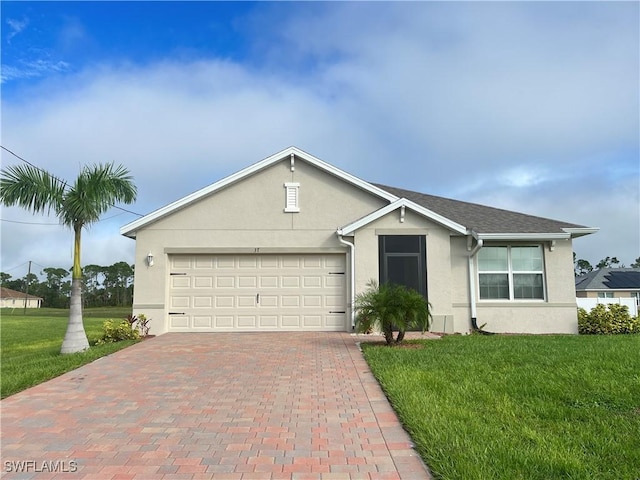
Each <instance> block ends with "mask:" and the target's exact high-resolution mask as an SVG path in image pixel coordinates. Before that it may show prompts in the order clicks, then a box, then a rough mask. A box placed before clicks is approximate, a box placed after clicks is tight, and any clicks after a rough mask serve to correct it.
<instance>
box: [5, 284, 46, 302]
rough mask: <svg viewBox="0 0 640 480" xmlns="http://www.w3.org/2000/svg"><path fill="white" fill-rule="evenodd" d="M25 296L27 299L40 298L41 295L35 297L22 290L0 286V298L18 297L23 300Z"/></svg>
mask: <svg viewBox="0 0 640 480" xmlns="http://www.w3.org/2000/svg"><path fill="white" fill-rule="evenodd" d="M25 297H27V299H29V300H42V297H36V296H35V295H29V294H25V293H22V292H17V291H15V290H11V289H10V288H6V287H0V298H16V299H17V298H19V299H21V300H24V298H25Z"/></svg>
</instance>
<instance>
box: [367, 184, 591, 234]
mask: <svg viewBox="0 0 640 480" xmlns="http://www.w3.org/2000/svg"><path fill="white" fill-rule="evenodd" d="M373 185H375V186H376V187H378V188H381V189H383V190H386V191H387V192H389V193H392V194H393V195H395V196H397V197H404V198H406V199H407V200H411V201H412V202H414V203H417V204H418V205H421V206H423V207H425V208H428V209H429V210H431V211H433V212H435V213H438V214H440V215H442V216H443V217H446V218H448V219H450V220H453V221H454V222H456V223H459V224H460V225H464V226H465V227H467V228H468V229H471V230H474V231H475V232H478V233H563V230H562V229H563V228H587V227H585V226H583V225H576V224H574V223H569V222H563V221H559V220H552V219H549V218H543V217H536V216H533V215H527V214H524V213H518V212H512V211H510V210H503V209H500V208H494V207H487V206H484V205H479V204H477V203H469V202H462V201H460V200H452V199H449V198H444V197H436V196H434V195H427V194H425V193H418V192H413V191H411V190H404V189H401V188H395V187H389V186H386V185H380V184H373Z"/></svg>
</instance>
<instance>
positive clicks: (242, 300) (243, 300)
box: [236, 295, 256, 308]
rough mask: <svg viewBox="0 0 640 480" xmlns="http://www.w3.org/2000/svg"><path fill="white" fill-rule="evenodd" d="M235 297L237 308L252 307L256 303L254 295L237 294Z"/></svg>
mask: <svg viewBox="0 0 640 480" xmlns="http://www.w3.org/2000/svg"><path fill="white" fill-rule="evenodd" d="M236 298H237V299H238V308H243V307H253V306H255V304H256V297H254V296H253V295H251V296H245V295H238V297H236Z"/></svg>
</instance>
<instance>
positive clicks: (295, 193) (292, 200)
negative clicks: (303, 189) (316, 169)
mask: <svg viewBox="0 0 640 480" xmlns="http://www.w3.org/2000/svg"><path fill="white" fill-rule="evenodd" d="M284 191H285V200H284V201H285V204H284V205H285V206H284V211H285V212H299V211H300V205H299V200H300V184H299V183H297V182H296V183H294V182H288V183H285V184H284Z"/></svg>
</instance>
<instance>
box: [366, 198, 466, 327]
mask: <svg viewBox="0 0 640 480" xmlns="http://www.w3.org/2000/svg"><path fill="white" fill-rule="evenodd" d="M380 235H424V236H425V237H426V247H427V291H428V297H429V303H431V307H432V310H431V312H432V315H433V317H434V318H433V320H434V321H433V326H432V330H436V329H439V328H440V327H439V325H441V324H444V323H445V321H446V322H447V323H448V326H447V329H448V330H451V331H453V330H452V328H453V327H452V325H453V322H454V310H453V305H452V298H453V295H454V290H456V289H458V288H460V286H457V285H456V286H454V283H453V279H454V277H453V271H452V269H451V262H452V260H451V245H452V243H451V242H452V240H451V233H450V231H449V230H448V229H447V228H445V227H442V226H440V225H438V224H436V223H434V222H432V221H430V220H428V219H426V218H425V217H423V216H421V215H418V214H416V213H414V212H412V211H410V210H407V211H406V213H405V218H404V222H401V221H400V211H399V210H396V211H393V212H391V213H389V214H387V215H385V216H384V217H382V218H379V219H378V220H376V221H375V222H372V223H370V224H369V225H367V226H366V227H363V228H361V229H360V230H358V231H357V232H356V234H355V236H354V240H355V246H356V253H355V264H356V265H355V272H356V286H355V287H356V293H360V292H363V291H364V290H366V288H367V283H368V282H369V281H370V280H371V279H374V280H376V281H377V280H378V276H379V257H378V237H379V236H380ZM462 288H464V286H462ZM438 331H442V329H439V330H438Z"/></svg>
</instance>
